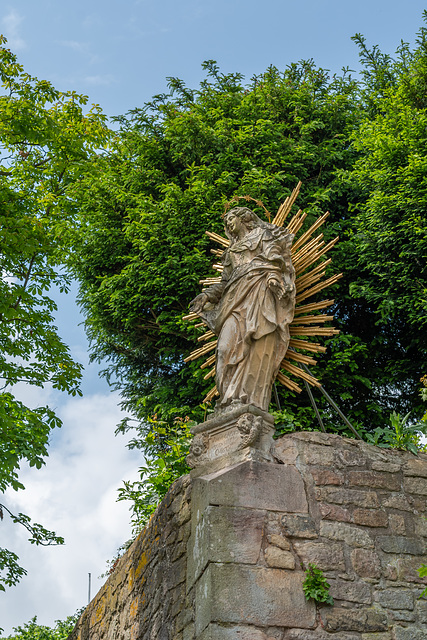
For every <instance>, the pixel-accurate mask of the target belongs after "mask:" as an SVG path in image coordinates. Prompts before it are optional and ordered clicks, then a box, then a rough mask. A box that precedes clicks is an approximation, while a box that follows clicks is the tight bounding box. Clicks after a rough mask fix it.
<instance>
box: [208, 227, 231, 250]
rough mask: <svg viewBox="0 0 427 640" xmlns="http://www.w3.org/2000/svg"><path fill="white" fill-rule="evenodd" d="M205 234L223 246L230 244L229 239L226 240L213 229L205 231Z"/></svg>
mask: <svg viewBox="0 0 427 640" xmlns="http://www.w3.org/2000/svg"><path fill="white" fill-rule="evenodd" d="M205 234H206V235H207V236H209V238H210V239H211V240H215V242H218V244H222V246H223V247H228V246H229V245H230V240H228V239H227V238H223V237H222V236H220V235H219V234H218V233H215V232H214V231H205Z"/></svg>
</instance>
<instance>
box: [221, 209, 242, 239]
mask: <svg viewBox="0 0 427 640" xmlns="http://www.w3.org/2000/svg"><path fill="white" fill-rule="evenodd" d="M225 226H226V227H227V230H228V231H229V233H231V235H232V236H239V235H240V233H241V232H242V231H244V230H245V226H244V224H243V222H242V220H241V219H240V218H239V216H236V215H235V214H234V213H229V214H227V216H226V218H225Z"/></svg>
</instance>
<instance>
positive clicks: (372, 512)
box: [353, 509, 388, 527]
mask: <svg viewBox="0 0 427 640" xmlns="http://www.w3.org/2000/svg"><path fill="white" fill-rule="evenodd" d="M353 522H355V524H361V525H364V526H365V527H387V525H388V515H387V513H386V512H385V511H382V510H381V509H355V510H354V511H353Z"/></svg>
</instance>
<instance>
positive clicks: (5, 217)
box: [0, 36, 107, 584]
mask: <svg viewBox="0 0 427 640" xmlns="http://www.w3.org/2000/svg"><path fill="white" fill-rule="evenodd" d="M5 45H6V40H5V39H4V38H3V37H2V36H0V79H1V85H2V92H1V93H0V114H1V118H0V247H1V254H0V273H1V277H0V381H1V388H0V459H1V467H0V491H1V492H4V491H5V490H6V488H8V487H11V488H13V489H15V490H18V489H23V488H24V487H23V485H22V483H21V482H20V481H19V469H20V466H21V464H22V463H25V462H27V463H28V464H29V465H30V466H32V467H36V468H38V469H40V467H41V466H42V465H43V464H44V459H45V457H46V456H47V447H48V442H49V434H50V432H51V431H52V429H53V428H54V427H59V426H60V425H61V422H60V420H59V418H58V417H57V416H56V415H55V413H54V411H53V410H52V409H50V408H49V407H36V408H31V407H28V406H25V405H24V404H23V403H22V402H21V401H20V400H19V399H18V398H17V397H15V395H14V385H15V384H16V383H19V382H22V383H25V384H30V385H34V386H37V387H43V386H45V385H46V384H49V385H51V386H52V387H53V388H54V389H58V390H60V391H66V392H67V393H69V394H71V395H76V394H80V390H79V381H80V378H81V369H82V367H81V365H79V364H77V363H76V362H74V361H73V359H72V358H71V355H70V352H69V349H68V347H67V346H66V345H65V344H64V343H63V342H62V340H61V338H60V336H59V335H58V333H57V328H56V326H55V323H54V316H53V314H54V312H55V311H56V304H55V302H54V301H53V300H52V299H51V297H50V295H49V293H50V290H51V289H52V288H53V287H58V288H59V289H60V291H64V292H65V291H67V289H68V285H69V281H70V278H69V276H67V275H66V274H65V273H64V270H63V268H62V266H61V265H62V264H63V261H64V260H63V254H64V251H65V246H66V245H65V242H64V240H65V236H66V234H67V228H68V227H69V226H70V225H72V223H73V218H74V214H75V201H74V197H73V188H74V185H75V184H76V181H78V180H79V179H80V177H81V175H82V173H83V171H86V172H87V171H88V170H89V168H90V166H91V158H92V157H93V156H94V153H95V149H96V148H97V147H98V146H99V145H100V144H101V143H102V141H104V140H106V137H107V130H106V128H105V125H104V116H103V115H102V114H101V112H100V109H99V107H93V109H92V110H91V111H89V113H88V114H86V115H84V113H83V107H84V105H85V103H86V100H87V99H86V98H85V97H84V96H79V95H77V94H76V93H74V92H68V93H63V92H60V91H57V90H56V89H54V87H52V85H51V84H50V83H49V82H46V81H44V80H41V81H40V80H38V79H37V78H33V77H31V76H30V75H29V74H27V73H26V72H25V71H24V69H23V67H22V66H21V65H20V64H19V63H18V62H17V59H16V56H15V55H14V54H13V53H12V52H11V51H10V50H9V49H7V48H6V46H5ZM25 518H26V516H23V515H21V516H20V521H21V524H24V522H23V520H24V519H25ZM27 524H28V522H27ZM31 526H32V527H33V532H35V529H34V527H36V528H37V527H39V526H40V525H31ZM41 531H42V528H41V529H39V533H41ZM44 531H45V533H44V534H43V535H45V536H46V535H47V534H48V533H49V532H47V530H44ZM36 539H37V536H36ZM36 539H34V540H33V542H34V543H37V542H36ZM57 540H59V538H57ZM1 569H2V570H3V569H4V570H5V571H6V577H5V578H4V579H2V580H3V581H2V584H15V583H16V582H17V581H18V580H19V577H20V576H22V575H23V570H22V568H19V569H18V566H17V563H16V556H15V555H14V554H13V553H12V552H8V551H7V550H3V551H2V555H1Z"/></svg>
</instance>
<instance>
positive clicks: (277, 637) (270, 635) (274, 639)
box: [266, 627, 283, 640]
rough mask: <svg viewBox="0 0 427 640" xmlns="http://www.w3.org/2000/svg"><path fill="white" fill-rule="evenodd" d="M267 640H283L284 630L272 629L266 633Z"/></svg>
mask: <svg viewBox="0 0 427 640" xmlns="http://www.w3.org/2000/svg"><path fill="white" fill-rule="evenodd" d="M266 635H267V638H266V640H283V629H278V628H277V627H276V628H274V627H270V628H269V629H267V631H266Z"/></svg>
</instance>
